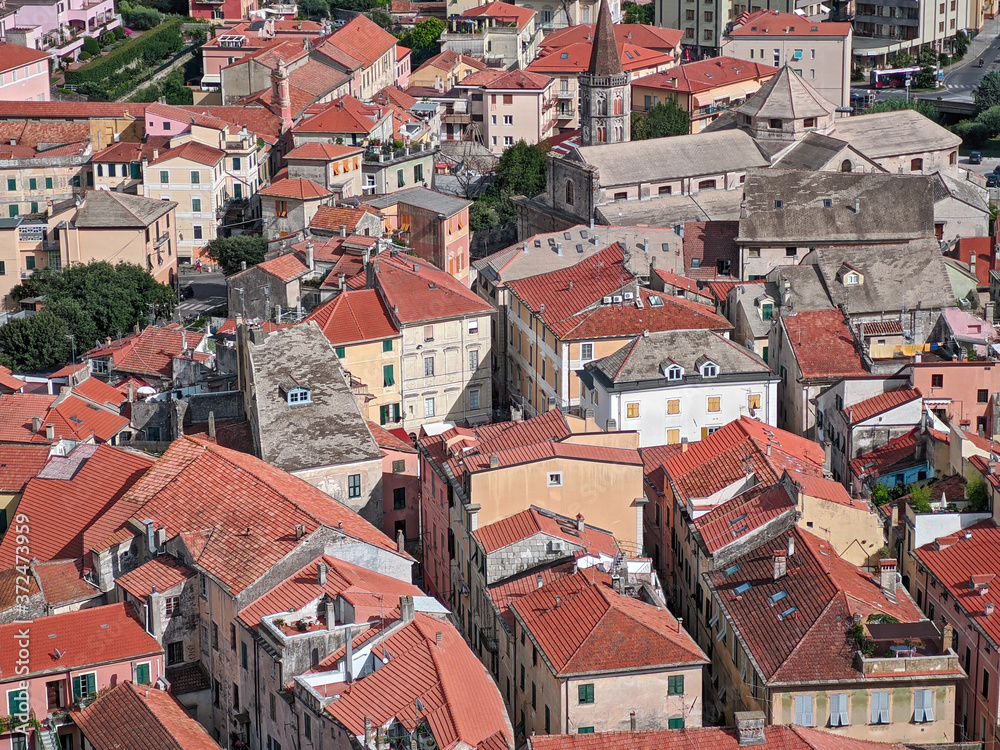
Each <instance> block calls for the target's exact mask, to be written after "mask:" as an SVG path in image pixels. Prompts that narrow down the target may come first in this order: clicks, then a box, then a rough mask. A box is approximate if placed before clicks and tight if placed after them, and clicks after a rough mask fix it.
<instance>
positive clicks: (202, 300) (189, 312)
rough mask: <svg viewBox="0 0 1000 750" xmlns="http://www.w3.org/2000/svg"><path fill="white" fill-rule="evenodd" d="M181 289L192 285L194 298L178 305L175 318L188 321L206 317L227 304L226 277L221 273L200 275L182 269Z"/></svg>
mask: <svg viewBox="0 0 1000 750" xmlns="http://www.w3.org/2000/svg"><path fill="white" fill-rule="evenodd" d="M180 279H181V289H184V288H185V287H187V286H188V285H190V286H191V287H192V288H193V289H194V296H193V297H190V298H189V299H185V300H181V302H180V303H179V304H178V305H177V312H176V313H175V317H177V318H179V319H180V320H188V319H190V318H197V317H199V316H201V315H204V314H205V313H207V312H208V311H210V310H214V309H215V308H217V307H220V306H223V307H224V306H225V304H226V277H225V276H223V274H222V273H221V272H219V271H216V272H214V273H207V272H206V273H198V272H197V271H190V270H186V269H181V272H180Z"/></svg>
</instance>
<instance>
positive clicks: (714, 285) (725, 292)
mask: <svg viewBox="0 0 1000 750" xmlns="http://www.w3.org/2000/svg"><path fill="white" fill-rule="evenodd" d="M763 283H764V279H754V280H753V281H706V282H705V288H706V289H708V291H709V292H710V293H711V296H712V297H714V298H715V299H716V300H723V299H726V297H728V296H729V293H730V292H731V291H732V290H733V287H735V286H743V285H744V284H763Z"/></svg>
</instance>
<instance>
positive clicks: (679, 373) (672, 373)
mask: <svg viewBox="0 0 1000 750" xmlns="http://www.w3.org/2000/svg"><path fill="white" fill-rule="evenodd" d="M666 376H667V380H674V381H676V380H680V379H681V378H683V377H684V368H683V367H681V366H680V365H670V366H669V367H667V368H666Z"/></svg>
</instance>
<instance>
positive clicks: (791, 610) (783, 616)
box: [778, 606, 798, 620]
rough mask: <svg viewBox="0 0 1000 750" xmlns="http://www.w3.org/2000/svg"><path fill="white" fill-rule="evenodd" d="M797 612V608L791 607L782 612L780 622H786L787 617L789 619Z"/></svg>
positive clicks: (779, 617) (779, 616)
mask: <svg viewBox="0 0 1000 750" xmlns="http://www.w3.org/2000/svg"><path fill="white" fill-rule="evenodd" d="M796 610H798V607H795V606H792V607H789V608H788V609H786V610H785V611H784V612H782V613H781V614H780V615H778V619H779V620H784V619H785V618H786V617H788V616H789V615H791V614H792V613H793V612H795V611H796Z"/></svg>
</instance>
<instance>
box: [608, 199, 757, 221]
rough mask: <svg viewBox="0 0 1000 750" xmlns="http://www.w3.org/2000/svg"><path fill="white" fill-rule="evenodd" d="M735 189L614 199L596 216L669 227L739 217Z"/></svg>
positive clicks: (738, 203)
mask: <svg viewBox="0 0 1000 750" xmlns="http://www.w3.org/2000/svg"><path fill="white" fill-rule="evenodd" d="M742 198H743V194H742V192H741V191H739V190H699V191H698V192H697V193H694V194H692V195H660V196H655V197H653V198H650V199H649V200H648V201H615V202H614V203H605V204H604V205H603V206H598V207H597V214H598V219H603V220H604V221H606V222H608V223H613V224H619V225H622V226H633V225H640V224H646V225H648V226H651V227H673V226H676V225H677V224H687V223H688V222H689V221H734V220H736V219H738V218H740V201H741V200H742Z"/></svg>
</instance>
